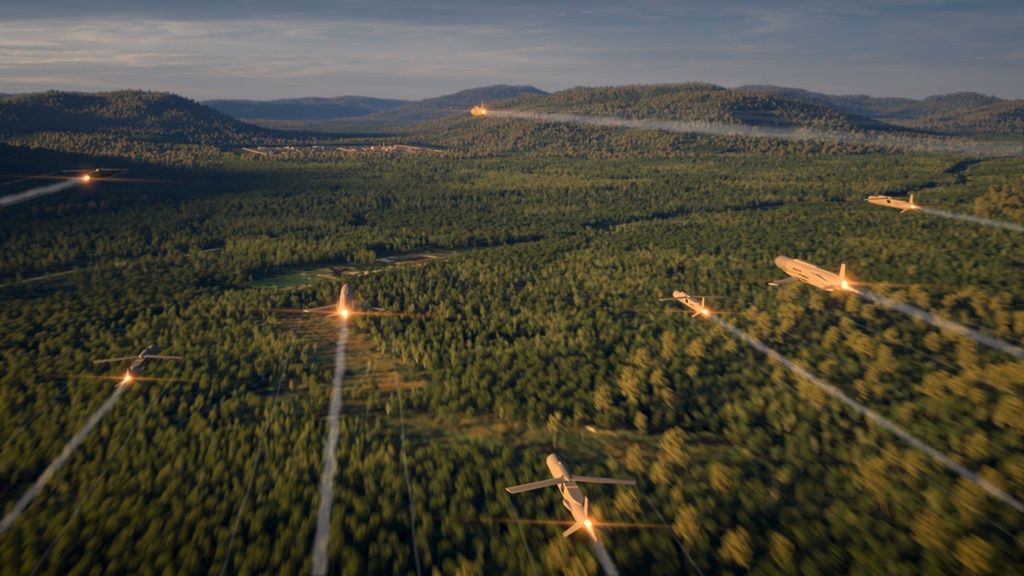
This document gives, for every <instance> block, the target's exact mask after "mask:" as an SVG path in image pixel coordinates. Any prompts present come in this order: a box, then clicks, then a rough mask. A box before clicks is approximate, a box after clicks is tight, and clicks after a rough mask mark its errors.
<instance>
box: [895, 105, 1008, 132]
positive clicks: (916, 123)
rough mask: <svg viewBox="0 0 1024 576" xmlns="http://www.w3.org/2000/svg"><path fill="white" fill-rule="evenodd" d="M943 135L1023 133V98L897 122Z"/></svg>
mask: <svg viewBox="0 0 1024 576" xmlns="http://www.w3.org/2000/svg"><path fill="white" fill-rule="evenodd" d="M900 124H902V125H904V126H909V127H913V128H920V129H924V130H930V131H934V132H944V133H947V134H1017V135H1024V100H1001V101H998V102H996V103H994V104H989V105H987V106H982V107H980V108H976V109H972V110H967V111H950V112H945V113H938V114H934V115H931V116H926V117H924V118H918V119H915V120H908V121H903V122H900Z"/></svg>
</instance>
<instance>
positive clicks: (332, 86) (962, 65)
mask: <svg viewBox="0 0 1024 576" xmlns="http://www.w3.org/2000/svg"><path fill="white" fill-rule="evenodd" d="M1021 29H1024V11H1021V10H1020V9H1019V5H1018V4H1017V3H1015V2H1003V1H999V2H988V3H985V4H984V5H976V4H970V3H961V2H952V1H946V0H902V1H898V2H880V1H878V2H876V1H870V2H866V3H857V4H856V5H851V4H849V3H845V2H838V1H826V2H804V1H772V2H766V3H760V4H758V5H756V6H754V7H751V6H748V5H746V4H744V3H741V2H729V1H727V2H711V1H708V0H700V1H698V2H692V3H688V4H686V5H682V6H680V5H677V4H676V3H673V2H663V1H657V0H656V1H650V2H646V3H644V4H643V5H641V6H635V5H634V6H629V7H626V6H623V5H620V4H618V3H611V2H597V3H591V2H557V3H541V2H534V1H528V2H525V3H516V4H515V5H498V6H487V5H485V4H482V3H480V2H467V1H465V0H443V1H439V2H434V3H431V4H430V5H421V4H420V3H415V2H406V1H401V2H389V3H373V2H362V1H350V2H335V1H330V0H296V1H295V2H291V3H288V4H287V5H281V4H279V3H276V2H270V1H268V0H249V1H247V2H244V3H241V4H236V5H233V6H231V7H224V6H216V5H215V6H207V5H205V4H204V3H203V2H199V1H198V0H183V1H181V2H176V3H174V4H173V5H166V4H163V3H158V2H154V1H152V0H140V1H138V2H130V1H128V0H86V1H83V2H71V1H70V0H54V1H50V2H29V1H27V0H12V1H11V2H8V3H6V6H5V8H4V15H3V16H2V17H0V38H2V39H0V56H2V57H0V76H2V77H3V78H4V81H3V85H2V86H0V91H2V92H15V93H17V92H35V91H41V90H47V89H57V90H81V91H100V90H113V89H133V88H138V89H147V90H159V91H169V92H175V93H178V94H182V95H185V96H188V97H190V98H195V99H198V100H207V99H213V98H232V99H236V98H244V99H255V100H269V99H279V98H296V97H309V96H322V97H333V96H337V95H360V96H372V97H377V98H399V99H406V100H418V99H422V98H427V97H432V96H438V95H442V94H449V93H452V92H456V91H459V90H462V89H465V88H469V87H478V86H486V85H491V84H529V85H532V86H536V87H538V88H540V89H542V90H545V91H557V90H561V89H565V88H570V87H573V86H607V85H623V84H653V83H676V82H687V81H702V82H710V83H713V84H718V85H721V86H727V87H735V86H738V85H744V84H774V85H780V86H791V87H798V88H803V89H806V90H811V91H815V92H824V93H829V94H869V95H873V96H894V97H910V98H923V97H926V96H930V95H935V94H945V93H951V92H963V91H975V92H981V93H985V94H992V95H995V96H998V97H1000V98H1008V99H1009V98H1022V97H1024V75H1022V74H1020V69H1021V68H1022V64H1024V35H1021V34H1020V33H1019V31H1020V30H1021Z"/></svg>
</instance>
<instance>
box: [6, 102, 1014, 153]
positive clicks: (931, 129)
mask: <svg viewBox="0 0 1024 576" xmlns="http://www.w3.org/2000/svg"><path fill="white" fill-rule="evenodd" d="M480 103H484V104H486V105H487V106H488V107H491V108H492V109H493V110H494V111H495V112H501V111H503V110H506V111H507V110H515V111H517V114H519V117H518V118H510V117H502V116H501V115H500V114H494V115H492V116H491V117H486V118H472V117H471V116H470V115H469V114H468V113H467V111H468V110H469V108H470V107H472V106H474V105H477V104H480ZM209 104H210V105H211V106H215V107H219V108H221V109H222V110H225V111H229V112H231V113H233V114H235V115H236V116H243V117H246V116H250V115H251V116H254V117H257V116H259V117H268V118H269V117H272V116H273V115H277V116H278V117H280V118H293V120H280V121H277V122H279V123H276V124H275V121H271V120H266V122H267V124H268V125H270V126H273V127H284V128H290V129H291V128H294V129H302V130H305V129H313V127H314V126H319V129H321V130H322V131H323V132H326V133H327V134H326V135H322V136H314V135H312V134H311V133H309V132H301V133H300V132H285V131H281V130H273V129H270V128H264V127H260V126H255V125H253V124H248V123H246V122H242V121H240V120H238V119H235V118H232V117H231V116H229V115H227V114H225V113H223V112H221V111H218V110H215V109H214V108H211V107H210V106H206V105H203V104H200V103H198V102H195V101H193V100H189V99H186V98H182V97H180V96H176V95H173V94H168V93H161V92H144V91H116V92H101V93H94V94H85V93H73V92H54V91H51V92H44V93H37V94H23V95H13V96H8V97H5V98H2V99H0V140H2V141H4V142H6V143H8V144H11V145H21V146H30V147H36V148H49V149H56V150H65V151H71V152H78V153H85V154H93V155H106V156H120V157H133V158H137V159H147V160H156V159H161V160H168V159H170V160H172V161H188V162H194V161H200V162H208V161H213V160H214V159H215V157H216V156H217V154H218V153H219V151H220V150H222V149H224V148H228V147H238V146H253V145H286V144H288V145H290V144H309V143H313V142H324V141H331V142H335V143H342V140H339V135H340V133H342V132H345V131H346V129H347V128H351V127H353V126H358V127H370V130H369V131H366V130H362V132H361V134H360V137H361V138H362V140H361V141H360V142H357V143H358V144H360V145H377V144H399V143H401V144H411V145H416V146H419V145H426V146H428V147H436V148H438V149H444V150H446V151H447V152H448V153H450V154H454V155H456V156H459V155H470V156H480V155H482V156H487V155H495V154H498V155H503V154H522V153H526V154H534V155H549V156H585V157H616V156H656V157H664V156H680V155H687V154H692V153H694V152H701V151H714V152H747V153H756V154H776V153H787V154H788V153H795V154H822V153H827V154H831V153H863V152H874V151H879V150H881V149H882V148H881V147H880V146H879V145H877V143H875V142H873V141H872V140H871V139H870V138H869V139H862V140H857V139H856V138H854V139H847V140H842V139H837V140H833V141H828V140H824V141H821V140H813V139H803V140H801V139H799V138H797V139H789V140H780V139H778V138H763V137H755V136H750V135H746V134H729V135H722V134H699V133H690V132H686V131H664V130H630V129H623V128H622V127H616V126H613V125H608V126H601V125H594V123H573V122H546V121H544V115H550V114H561V115H580V116H587V117H596V118H618V119H627V120H629V119H632V120H651V121H655V122H657V121H664V122H702V123H708V124H714V125H742V126H748V127H750V126H752V127H756V128H758V129H764V130H803V131H808V130H810V131H825V132H830V133H835V132H841V133H850V134H861V135H863V134H882V135H885V138H886V139H887V140H888V141H893V140H895V141H899V140H900V139H903V138H905V139H908V140H909V139H914V138H921V137H927V136H929V135H946V134H949V135H958V136H959V135H971V136H976V135H993V134H997V135H1007V134H1009V135H1024V101H1021V100H999V99H997V98H994V97H991V96H984V95H981V94H975V93H959V94H949V95H945V96H933V97H930V98H925V99H923V100H912V99H908V98H873V97H870V96H830V95H826V94H819V93H814V92H808V91H805V90H798V89H792V88H780V87H773V86H747V87H740V88H735V89H727V88H723V87H720V86H715V85H712V84H702V83H690V84H656V85H633V86H615V87H599V88H572V89H569V90H563V91H560V92H555V93H553V94H548V93H545V92H543V91H541V90H538V89H536V88H533V87H531V86H507V85H495V86H487V87H483V88H475V89H471V90H463V91H461V92H456V93H454V94H449V95H446V96H441V97H437V98H429V99H426V100H421V101H417V102H405V101H401V100H387V99H379V98H365V97H359V96H344V97H338V98H299V99H291V100H278V101H271V102H257V101H244V100H234V101H229V100H218V101H210V102H209ZM530 114H535V115H536V117H534V118H528V116H529V115H530ZM336 115H342V116H341V117H340V119H338V118H335V119H331V120H320V119H318V118H328V117H334V116H336ZM523 115H527V117H524V116H523ZM295 119H298V120H295ZM356 131H358V130H356ZM331 134H333V135H331ZM345 143H347V144H351V143H353V142H352V141H351V140H347V141H345Z"/></svg>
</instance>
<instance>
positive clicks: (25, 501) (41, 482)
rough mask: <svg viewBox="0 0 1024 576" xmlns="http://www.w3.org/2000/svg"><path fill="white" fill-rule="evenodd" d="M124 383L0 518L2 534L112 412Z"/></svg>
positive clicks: (125, 388)
mask: <svg viewBox="0 0 1024 576" xmlns="http://www.w3.org/2000/svg"><path fill="white" fill-rule="evenodd" d="M122 384H124V382H121V383H119V384H118V385H117V387H115V388H114V393H113V394H111V395H110V397H109V398H107V399H106V400H105V401H104V402H103V404H102V405H101V406H100V407H99V409H97V410H96V411H95V412H93V414H92V416H90V417H89V420H87V421H86V423H85V426H83V427H82V429H81V430H79V431H78V432H77V433H76V434H75V435H74V436H72V437H71V440H70V441H68V443H67V444H65V445H64V448H63V449H62V450H61V451H60V455H58V456H57V457H56V458H54V460H53V462H50V465H49V466H47V467H46V469H45V470H43V473H42V474H40V475H39V478H37V479H36V481H35V483H34V484H32V486H31V487H30V488H29V489H28V490H27V491H26V492H25V494H24V495H22V497H21V498H20V499H19V500H18V502H17V503H16V504H15V505H14V508H12V509H11V511H10V512H8V513H7V515H6V516H4V517H3V520H0V535H2V534H3V533H4V532H7V530H9V529H10V528H11V526H12V525H13V524H14V522H15V521H17V520H18V517H19V516H21V513H22V512H24V511H25V508H28V505H29V504H31V503H32V500H33V499H35V497H36V496H38V495H39V493H40V492H42V491H43V488H45V487H46V485H47V484H48V483H49V482H50V480H52V479H53V476H54V475H55V474H56V473H57V471H58V470H60V469H61V467H62V466H64V464H65V463H66V462H67V461H68V459H69V458H71V454H72V453H73V452H74V451H75V449H77V448H78V447H79V446H80V445H81V444H82V442H84V441H85V439H86V437H88V436H89V433H90V432H92V430H93V428H95V427H96V425H97V424H99V422H100V419H102V418H103V417H104V416H105V415H106V414H107V412H110V409H111V408H113V407H114V404H116V403H117V401H118V399H119V398H121V395H122V394H124V391H125V390H127V389H128V387H127V386H123V385H122Z"/></svg>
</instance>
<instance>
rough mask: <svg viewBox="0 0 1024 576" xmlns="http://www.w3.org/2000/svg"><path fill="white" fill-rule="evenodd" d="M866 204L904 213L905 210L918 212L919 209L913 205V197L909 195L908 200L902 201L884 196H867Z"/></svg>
mask: <svg viewBox="0 0 1024 576" xmlns="http://www.w3.org/2000/svg"><path fill="white" fill-rule="evenodd" d="M868 204H875V205H876V206H885V207H886V208H895V209H897V210H900V211H903V212H906V211H907V210H920V209H921V207H920V206H918V205H917V204H915V203H914V195H913V194H911V195H910V198H908V199H906V200H904V199H902V198H893V197H891V196H885V195H881V194H879V195H875V196H868Z"/></svg>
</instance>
